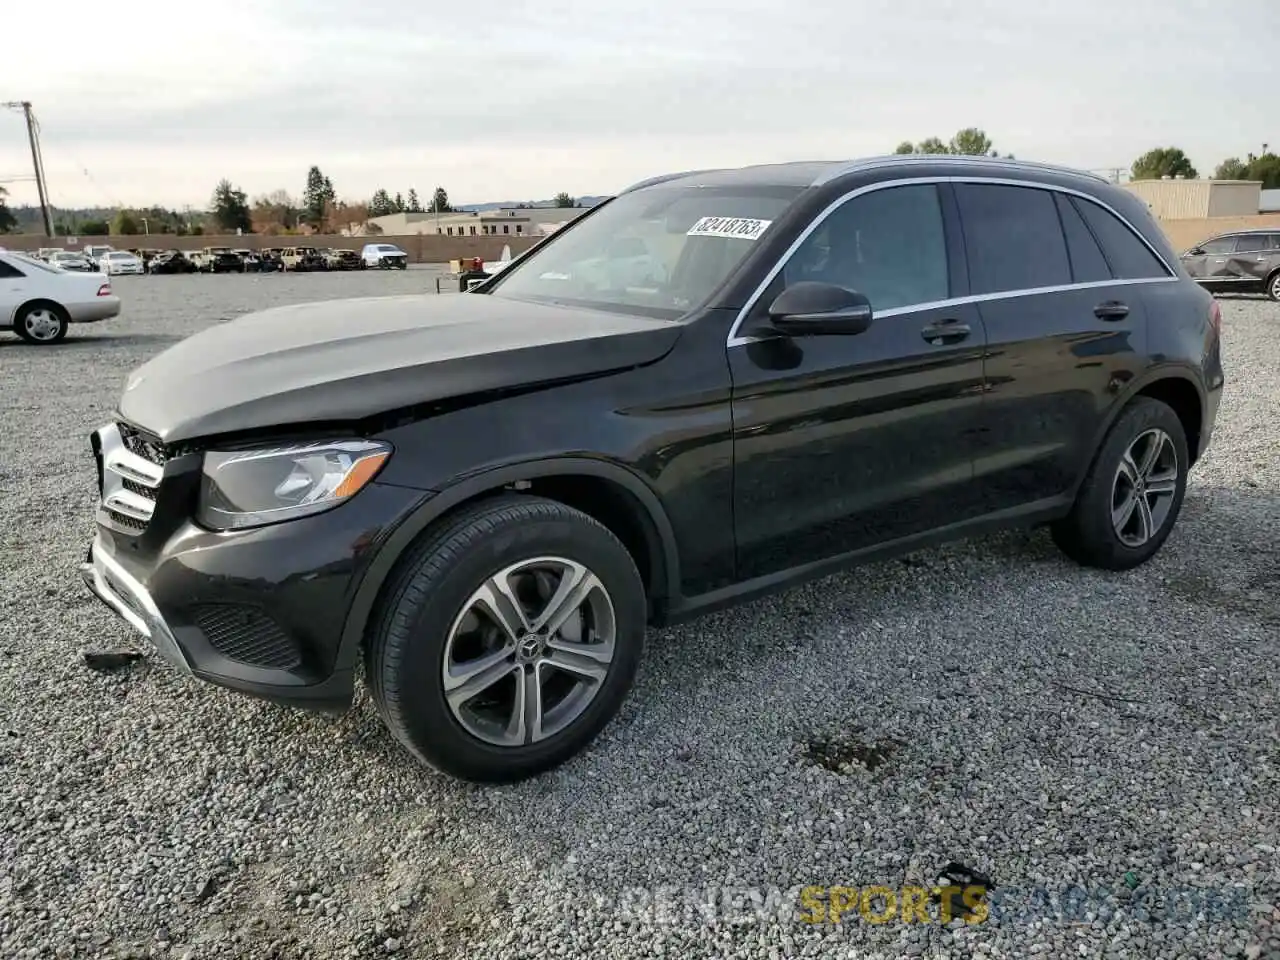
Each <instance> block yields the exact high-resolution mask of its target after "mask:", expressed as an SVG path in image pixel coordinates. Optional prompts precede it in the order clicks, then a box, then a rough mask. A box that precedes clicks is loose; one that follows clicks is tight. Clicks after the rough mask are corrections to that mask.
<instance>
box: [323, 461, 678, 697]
mask: <svg viewBox="0 0 1280 960" xmlns="http://www.w3.org/2000/svg"><path fill="white" fill-rule="evenodd" d="M513 490H514V491H515V492H517V493H526V494H529V495H534V496H542V497H546V498H547V499H551V500H556V501H559V502H561V503H564V504H565V505H567V506H570V507H574V508H575V509H578V510H581V511H582V512H583V513H586V514H588V515H589V516H591V517H593V518H594V519H595V520H597V521H599V522H600V523H602V524H603V525H604V526H605V527H607V528H608V529H609V530H610V531H611V532H612V533H613V534H614V535H615V536H617V537H618V539H619V540H621V541H622V543H623V545H624V546H625V547H626V548H627V550H628V552H630V553H631V555H632V558H633V559H634V560H635V563H636V567H637V568H638V569H639V571H640V576H641V579H642V580H643V581H644V584H645V592H646V599H647V601H648V604H649V615H650V618H651V619H661V617H662V615H663V614H664V612H665V609H666V606H667V605H668V604H669V603H670V602H671V601H672V600H673V599H674V598H676V597H677V596H678V594H679V582H680V580H679V558H678V554H677V551H676V540H675V531H674V529H673V528H672V526H671V521H670V519H669V518H668V517H667V514H666V510H665V509H664V508H663V506H662V502H661V501H660V500H659V499H658V495H657V494H656V493H655V492H654V491H653V489H652V488H651V487H650V486H649V484H648V483H647V482H645V480H644V479H643V478H641V477H640V476H638V475H637V474H635V473H634V472H633V471H631V470H629V469H627V468H626V467H623V466H620V465H618V464H615V463H612V462H611V461H606V460H598V459H593V458H588V457H564V458H557V459H554V460H538V461H532V462H527V463H521V464H514V465H507V466H502V467H496V468H493V469H489V470H486V471H484V472H482V473H479V474H473V475H471V476H469V477H466V478H464V479H462V480H459V481H457V482H456V483H453V484H450V485H449V486H448V487H446V488H445V489H443V490H440V491H439V492H437V493H435V494H434V495H433V496H430V497H428V498H427V499H426V500H425V501H424V502H423V503H422V504H421V505H420V506H419V507H418V508H417V509H416V510H415V511H414V512H413V513H412V514H410V515H409V517H408V518H407V519H405V520H404V521H402V522H401V523H400V524H399V525H398V526H397V527H396V529H395V530H394V531H393V532H392V533H391V535H390V536H389V537H388V538H387V540H386V542H385V543H384V544H383V545H382V547H381V548H380V549H379V550H378V553H377V555H376V556H375V557H374V559H373V561H372V563H371V564H370V566H369V569H368V570H367V571H366V572H365V574H364V577H363V578H362V580H361V582H360V585H359V586H358V587H357V588H356V594H355V598H354V600H353V601H352V604H351V609H350V611H349V612H348V614H347V619H346V623H345V624H344V625H343V630H342V640H341V646H340V649H339V651H338V659H337V663H336V664H335V665H334V669H335V671H337V670H344V669H351V668H352V667H353V666H354V664H355V662H356V661H357V660H358V659H359V657H360V650H361V648H362V646H363V644H364V637H365V632H366V630H367V628H368V624H369V620H370V617H371V616H372V614H373V611H374V609H375V608H376V605H377V602H378V599H379V597H380V596H381V595H382V593H383V591H384V589H385V587H386V585H387V583H388V582H389V579H390V577H391V575H392V572H393V571H394V570H395V568H396V566H397V564H398V563H399V562H400V560H401V559H402V558H403V557H404V556H405V555H406V554H407V552H408V551H409V550H410V549H411V548H412V546H413V544H414V543H416V542H418V540H419V539H420V538H421V537H422V535H423V534H424V533H425V532H426V531H427V530H428V529H430V528H432V527H434V526H435V525H436V524H437V523H439V522H440V521H441V520H442V519H444V518H445V517H447V516H450V515H452V514H453V513H455V512H456V511H458V510H459V509H462V508H465V507H467V506H470V505H472V504H474V503H476V502H477V501H480V500H483V499H486V498H488V497H492V496H497V495H500V494H504V493H510V492H512V491H513Z"/></svg>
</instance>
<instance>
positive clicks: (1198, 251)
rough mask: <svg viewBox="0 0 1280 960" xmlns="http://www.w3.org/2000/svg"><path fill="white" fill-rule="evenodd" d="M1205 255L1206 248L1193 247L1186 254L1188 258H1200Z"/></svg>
mask: <svg viewBox="0 0 1280 960" xmlns="http://www.w3.org/2000/svg"><path fill="white" fill-rule="evenodd" d="M1203 254H1204V247H1192V248H1191V249H1190V250H1188V251H1187V252H1186V256H1188V257H1199V256H1202V255H1203Z"/></svg>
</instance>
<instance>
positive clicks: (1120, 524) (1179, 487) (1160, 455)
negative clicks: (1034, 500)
mask: <svg viewBox="0 0 1280 960" xmlns="http://www.w3.org/2000/svg"><path fill="white" fill-rule="evenodd" d="M1190 463H1191V461H1190V457H1189V456H1188V452H1187V438H1186V433H1185V431H1184V430H1183V428H1182V421H1181V420H1179V419H1178V415H1177V414H1176V413H1174V412H1173V409H1172V408H1171V407H1169V406H1168V405H1167V404H1165V403H1162V402H1161V401H1159V400H1155V399H1153V398H1151V397H1135V398H1134V400H1133V401H1132V402H1131V403H1130V404H1129V405H1128V406H1127V407H1126V408H1125V409H1124V411H1123V412H1122V413H1121V414H1120V416H1119V418H1117V420H1116V422H1115V423H1114V424H1113V425H1112V427H1111V429H1110V431H1108V433H1107V436H1106V439H1104V440H1103V442H1102V446H1101V448H1100V449H1099V450H1098V454H1097V456H1096V457H1095V458H1094V461H1093V464H1092V465H1091V466H1090V468H1089V472H1088V474H1086V476H1085V479H1084V483H1083V484H1082V485H1081V487H1080V491H1079V493H1078V494H1077V495H1076V501H1075V504H1074V505H1073V506H1072V508H1071V513H1070V514H1068V515H1067V517H1065V518H1064V519H1062V520H1059V521H1058V522H1056V523H1054V524H1053V526H1052V528H1051V530H1052V534H1053V539H1054V542H1055V543H1057V545H1058V547H1059V548H1060V549H1061V550H1062V552H1063V553H1065V554H1066V555H1067V556H1068V557H1070V558H1071V559H1072V560H1075V561H1076V562H1077V563H1079V564H1082V565H1084V566H1088V567H1099V568H1101V569H1104V570H1128V569H1130V568H1132V567H1137V566H1139V565H1141V564H1143V563H1146V562H1147V561H1148V560H1150V559H1151V558H1152V557H1153V556H1155V554H1156V552H1157V551H1158V550H1159V549H1160V547H1161V546H1162V545H1163V544H1164V541H1165V540H1166V539H1167V538H1168V536H1169V534H1170V532H1171V531H1172V530H1173V526H1174V523H1175V522H1176V521H1177V519H1178V514H1179V513H1180V512H1181V510H1182V499H1183V496H1184V494H1185V493H1186V487H1187V471H1188V469H1189V467H1190ZM1144 505H1145V506H1144Z"/></svg>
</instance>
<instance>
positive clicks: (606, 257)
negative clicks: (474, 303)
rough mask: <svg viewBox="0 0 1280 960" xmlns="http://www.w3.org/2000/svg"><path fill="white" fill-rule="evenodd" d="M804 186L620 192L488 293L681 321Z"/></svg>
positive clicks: (660, 188) (506, 274)
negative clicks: (679, 318) (678, 318)
mask: <svg viewBox="0 0 1280 960" xmlns="http://www.w3.org/2000/svg"><path fill="white" fill-rule="evenodd" d="M803 189H804V188H803V187H778V186H771V187H763V186H760V187H743V186H732V187H688V186H662V185H659V186H655V187H648V188H645V189H642V190H637V191H636V192H635V193H626V194H622V195H621V196H619V197H617V198H615V199H613V200H611V201H609V202H608V205H607V206H605V207H604V208H602V209H600V210H598V211H595V212H593V213H591V214H589V215H587V217H588V218H587V219H586V220H583V221H582V222H581V223H579V224H571V225H569V226H568V227H566V228H565V230H564V231H563V232H558V233H556V234H555V235H553V236H552V238H551V239H549V240H547V241H546V245H545V246H543V247H541V248H540V249H538V250H535V251H534V252H532V253H530V254H529V256H528V257H527V258H526V259H525V260H524V262H522V263H520V264H518V265H516V266H515V267H512V268H511V269H508V270H504V271H502V273H501V274H499V275H498V276H499V278H500V279H499V280H497V281H495V285H494V287H493V289H492V293H491V295H492V296H495V297H511V298H513V299H528V300H545V301H555V302H559V303H568V304H574V305H579V306H584V307H592V308H596V309H603V310H615V311H618V312H622V313H639V314H644V315H647V316H656V317H663V318H670V319H675V318H677V317H679V316H682V315H683V314H684V313H686V312H687V311H688V310H690V309H691V308H693V307H695V306H697V305H698V304H699V303H701V302H702V301H704V300H705V299H706V298H707V297H708V296H710V295H711V293H712V292H713V291H714V290H715V289H716V287H718V286H719V285H720V283H721V282H722V281H723V280H724V279H725V277H727V276H728V275H729V273H730V271H732V270H733V269H734V267H736V266H737V265H738V264H739V263H740V262H741V261H742V259H743V257H745V256H746V255H747V253H749V252H750V251H751V249H752V247H753V246H754V245H755V244H756V243H758V242H759V240H760V238H761V236H762V235H763V234H764V232H765V231H766V230H767V229H768V228H769V225H770V224H771V223H772V222H773V221H774V220H775V219H777V218H778V217H779V216H780V215H781V214H782V213H783V212H784V211H785V210H786V209H787V208H788V207H789V206H791V204H792V203H793V202H794V201H795V198H796V197H797V196H799V195H800V193H801V192H802V191H803Z"/></svg>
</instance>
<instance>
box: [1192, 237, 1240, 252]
mask: <svg viewBox="0 0 1280 960" xmlns="http://www.w3.org/2000/svg"><path fill="white" fill-rule="evenodd" d="M1235 248H1236V238H1235V237H1218V238H1217V239H1216V240H1210V241H1208V242H1207V243H1202V244H1200V249H1201V250H1203V251H1204V252H1205V253H1207V254H1210V255H1211V256H1221V255H1222V254H1224V253H1230V252H1231V251H1232V250H1234V249H1235Z"/></svg>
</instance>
